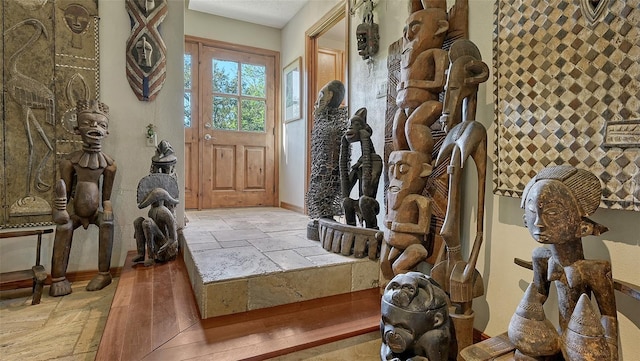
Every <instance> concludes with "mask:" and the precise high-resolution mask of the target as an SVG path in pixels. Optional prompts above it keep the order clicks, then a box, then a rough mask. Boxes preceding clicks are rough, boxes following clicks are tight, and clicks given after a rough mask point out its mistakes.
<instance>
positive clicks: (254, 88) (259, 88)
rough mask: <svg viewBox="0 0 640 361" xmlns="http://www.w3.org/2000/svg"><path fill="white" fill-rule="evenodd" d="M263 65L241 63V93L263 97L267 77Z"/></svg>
mask: <svg viewBox="0 0 640 361" xmlns="http://www.w3.org/2000/svg"><path fill="white" fill-rule="evenodd" d="M265 70H266V67H265V66H264V65H253V64H242V95H248V96H252V97H260V98H264V97H265V94H266V93H267V91H266V87H267V78H266V75H265Z"/></svg>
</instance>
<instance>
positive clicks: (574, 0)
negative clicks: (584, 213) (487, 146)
mask: <svg viewBox="0 0 640 361" xmlns="http://www.w3.org/2000/svg"><path fill="white" fill-rule="evenodd" d="M494 20H495V22H494V69H496V74H495V78H494V81H495V96H496V99H497V101H496V117H497V126H496V132H497V136H496V149H497V151H496V155H495V156H496V157H495V167H494V170H495V172H494V192H495V193H496V194H499V195H507V196H514V197H519V196H520V195H521V194H522V190H523V189H524V187H525V185H526V184H527V182H529V180H530V179H531V177H532V176H534V175H535V174H536V173H538V172H539V171H540V170H541V169H543V168H545V167H547V166H552V165H559V164H569V165H572V166H574V167H577V168H582V169H587V170H589V171H591V172H593V173H594V174H595V175H596V176H598V178H600V180H601V181H602V183H603V188H604V192H603V198H602V202H601V204H600V205H601V207H605V208H612V209H626V210H634V211H640V0H627V1H621V0H600V1H584V0H561V1H555V2H553V3H552V5H551V3H550V2H548V1H542V0H533V1H532V0H526V1H525V0H520V1H513V0H509V1H504V0H498V1H497V2H496V5H495V18H494Z"/></svg>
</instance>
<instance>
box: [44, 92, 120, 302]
mask: <svg viewBox="0 0 640 361" xmlns="http://www.w3.org/2000/svg"><path fill="white" fill-rule="evenodd" d="M76 111H77V119H78V125H77V127H76V128H75V131H76V134H79V135H80V136H81V138H82V150H79V151H75V152H72V153H70V154H68V155H67V157H66V158H65V159H63V160H62V161H60V179H59V180H58V182H57V183H56V187H55V196H56V198H55V199H54V202H53V203H54V209H53V221H54V222H55V223H56V224H57V226H56V236H55V240H54V244H53V256H52V260H51V264H52V265H51V278H52V280H51V281H52V283H51V288H50V289H49V294H50V295H51V296H64V295H67V294H69V293H71V283H69V280H67V278H66V272H67V266H68V265H69V253H70V251H71V243H72V240H73V232H74V230H75V229H76V228H78V227H80V226H82V227H83V228H84V229H87V228H88V227H89V225H91V224H94V225H96V226H98V228H99V246H98V252H99V253H98V271H99V273H98V275H96V276H95V277H94V278H93V279H92V280H91V282H89V284H88V285H87V291H96V290H100V289H102V288H104V287H106V286H107V285H109V284H110V283H111V273H110V268H111V251H112V248H113V209H112V206H111V190H112V188H113V182H114V179H115V175H116V164H115V162H114V160H113V159H112V158H111V157H110V156H108V155H107V154H105V153H103V152H102V140H103V139H104V138H105V137H106V136H107V135H108V134H109V130H108V128H109V108H108V107H107V106H106V105H105V104H103V103H101V102H99V101H97V100H81V101H78V104H77V106H76ZM67 203H71V204H72V206H73V207H72V208H71V211H69V210H67Z"/></svg>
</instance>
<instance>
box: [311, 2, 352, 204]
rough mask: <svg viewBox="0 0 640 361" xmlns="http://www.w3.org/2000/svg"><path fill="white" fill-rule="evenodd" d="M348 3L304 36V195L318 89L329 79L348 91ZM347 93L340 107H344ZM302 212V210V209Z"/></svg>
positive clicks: (336, 8) (319, 22) (341, 3)
mask: <svg viewBox="0 0 640 361" xmlns="http://www.w3.org/2000/svg"><path fill="white" fill-rule="evenodd" d="M347 7H348V4H347V3H346V2H345V1H341V2H339V3H338V4H337V5H336V6H334V7H333V8H332V9H331V10H329V12H328V13H327V14H326V15H325V16H324V17H322V18H321V19H320V20H318V22H316V23H315V24H314V25H313V26H312V27H311V28H309V29H308V30H307V31H306V33H305V36H306V42H305V59H306V69H307V79H308V87H309V88H308V89H309V91H307V114H306V119H307V162H306V163H307V169H306V172H305V174H306V178H305V194H306V193H307V191H308V188H309V177H310V174H311V130H312V129H313V122H314V120H313V105H314V104H315V102H316V98H317V96H318V92H319V90H320V89H321V88H322V87H323V86H324V85H325V84H326V83H328V82H329V81H331V80H340V81H342V83H343V84H344V85H345V88H347V89H348V83H349V80H348V65H347V64H348V59H349V36H348V34H349V17H348V16H346V14H347V12H348V9H347ZM347 94H349V92H348V90H347V91H346V92H345V99H344V100H343V105H347V104H348V97H347ZM305 209H306V207H305Z"/></svg>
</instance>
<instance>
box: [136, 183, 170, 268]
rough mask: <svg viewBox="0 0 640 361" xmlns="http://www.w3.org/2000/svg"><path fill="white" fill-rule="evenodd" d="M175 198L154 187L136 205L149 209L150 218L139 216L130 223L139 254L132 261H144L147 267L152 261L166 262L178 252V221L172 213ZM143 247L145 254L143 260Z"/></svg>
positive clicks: (165, 191)
mask: <svg viewBox="0 0 640 361" xmlns="http://www.w3.org/2000/svg"><path fill="white" fill-rule="evenodd" d="M176 204H178V200H177V199H175V198H173V197H172V196H171V195H170V194H169V192H167V190H165V189H164V188H154V189H153V190H151V191H150V192H149V193H148V194H147V196H146V197H145V198H144V199H143V200H142V201H141V202H140V203H139V204H138V208H140V209H143V208H146V207H148V206H151V208H150V209H149V213H148V216H149V218H147V219H145V218H143V217H138V218H136V220H135V221H134V222H133V226H134V229H135V233H134V237H135V239H136V246H137V251H138V256H137V257H136V258H134V259H133V262H135V263H140V262H144V265H145V266H150V265H152V264H154V262H156V261H157V262H167V261H170V260H173V259H175V258H176V256H177V254H178V224H177V222H176V216H175V213H174V208H175V205H176ZM145 246H146V250H147V255H148V257H147V258H146V259H145Z"/></svg>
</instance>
